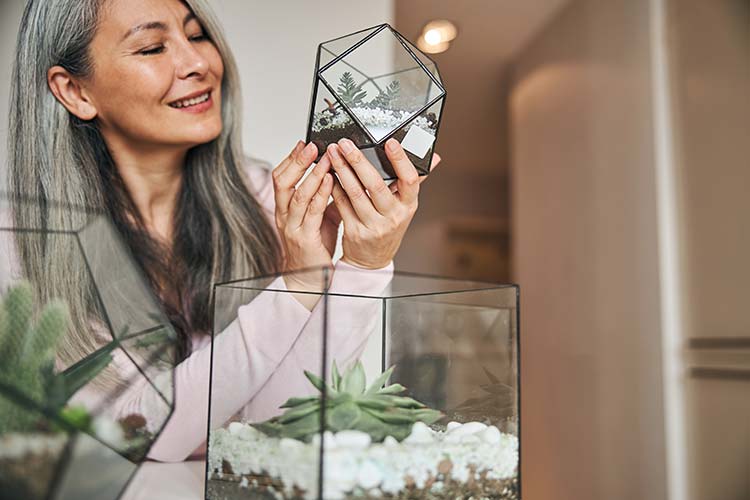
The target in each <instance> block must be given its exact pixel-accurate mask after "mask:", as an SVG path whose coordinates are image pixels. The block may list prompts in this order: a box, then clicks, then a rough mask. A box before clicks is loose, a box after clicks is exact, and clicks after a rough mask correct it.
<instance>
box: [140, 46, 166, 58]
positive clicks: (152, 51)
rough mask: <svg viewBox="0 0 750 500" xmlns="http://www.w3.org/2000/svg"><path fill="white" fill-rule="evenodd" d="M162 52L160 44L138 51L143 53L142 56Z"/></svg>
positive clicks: (162, 47)
mask: <svg viewBox="0 0 750 500" xmlns="http://www.w3.org/2000/svg"><path fill="white" fill-rule="evenodd" d="M162 52H164V46H163V45H160V46H158V47H154V48H153V49H146V50H142V51H140V52H139V54H143V55H144V56H150V55H154V54H161V53H162Z"/></svg>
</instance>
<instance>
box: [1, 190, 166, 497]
mask: <svg viewBox="0 0 750 500" xmlns="http://www.w3.org/2000/svg"><path fill="white" fill-rule="evenodd" d="M174 338H175V334H174V332H173V330H172V327H171V325H170V323H169V321H168V320H167V318H166V317H165V316H164V315H163V314H162V313H161V310H160V308H159V307H158V305H157V302H156V301H155V299H154V297H153V296H152V294H151V293H150V289H149V287H148V286H147V285H146V283H145V281H144V279H142V277H141V274H140V273H139V271H138V267H137V266H136V264H135V262H134V261H133V260H132V259H131V256H130V254H129V253H128V251H127V249H126V247H125V245H124V243H123V242H122V241H121V239H120V238H119V237H118V234H117V232H116V231H115V229H114V228H113V226H112V225H111V224H110V223H109V221H108V219H107V217H105V216H104V215H102V214H98V213H95V212H92V211H88V210H86V209H83V208H74V207H70V206H63V205H61V204H57V203H54V202H51V201H49V200H47V201H45V202H44V203H39V202H36V201H34V200H16V201H15V202H14V203H13V204H12V205H11V204H10V203H9V202H8V199H7V197H5V196H3V197H0V498H3V499H6V498H13V499H20V498H23V499H31V500H36V499H40V500H41V499H50V500H52V499H54V500H68V499H71V500H72V499H76V500H78V499H81V498H97V499H105V500H106V499H115V498H117V497H118V496H119V495H120V494H121V493H122V491H123V489H124V487H125V485H126V484H127V482H128V481H129V479H130V477H131V476H132V474H133V473H134V472H135V469H136V468H137V466H138V464H139V463H141V462H142V461H144V460H145V457H146V455H147V453H148V451H149V449H150V448H151V445H152V444H153V443H154V441H155V439H156V438H157V436H158V435H159V433H160V432H161V430H162V428H163V426H164V425H165V423H166V422H167V419H168V418H169V416H170V415H171V412H172V409H173V406H174V390H173V383H172V369H173V367H174V354H175V353H174V345H175V344H174Z"/></svg>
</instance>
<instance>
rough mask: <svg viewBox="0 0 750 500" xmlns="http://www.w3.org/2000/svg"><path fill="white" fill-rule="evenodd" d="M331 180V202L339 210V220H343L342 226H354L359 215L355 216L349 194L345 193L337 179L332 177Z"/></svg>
mask: <svg viewBox="0 0 750 500" xmlns="http://www.w3.org/2000/svg"><path fill="white" fill-rule="evenodd" d="M333 181H334V182H333V193H332V196H333V203H334V204H335V205H336V208H337V209H338V211H339V216H340V217H341V220H343V221H344V227H345V228H347V227H348V228H354V227H356V225H357V224H359V216H357V212H356V211H355V210H354V207H352V204H351V202H350V201H349V196H348V195H347V194H346V191H344V188H343V187H342V186H341V183H340V182H339V181H338V180H337V179H334V180H333Z"/></svg>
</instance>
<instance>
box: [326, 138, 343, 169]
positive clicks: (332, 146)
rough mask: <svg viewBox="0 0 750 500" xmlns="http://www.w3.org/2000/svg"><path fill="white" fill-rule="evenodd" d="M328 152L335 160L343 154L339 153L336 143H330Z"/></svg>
mask: <svg viewBox="0 0 750 500" xmlns="http://www.w3.org/2000/svg"><path fill="white" fill-rule="evenodd" d="M328 154H329V155H330V156H331V160H334V159H336V158H338V157H339V156H341V155H340V154H339V150H338V147H336V144H335V143H333V144H329V145H328ZM334 167H335V165H334Z"/></svg>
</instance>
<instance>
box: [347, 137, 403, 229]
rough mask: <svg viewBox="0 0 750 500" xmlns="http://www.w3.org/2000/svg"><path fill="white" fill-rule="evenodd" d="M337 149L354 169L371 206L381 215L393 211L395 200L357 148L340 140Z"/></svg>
mask: <svg viewBox="0 0 750 500" xmlns="http://www.w3.org/2000/svg"><path fill="white" fill-rule="evenodd" d="M338 145H339V149H340V150H341V152H342V153H343V155H344V158H345V159H346V161H347V163H349V166H351V168H352V169H354V172H355V173H356V174H357V177H358V178H359V180H360V182H361V183H362V185H363V186H364V187H365V189H367V192H368V193H369V194H370V198H371V199H372V203H373V205H375V208H376V209H377V210H378V212H380V213H381V214H386V213H388V212H390V211H391V210H393V207H394V206H395V205H396V199H395V198H394V197H393V194H392V193H391V192H390V190H389V189H388V185H387V184H386V183H385V181H384V180H383V177H382V176H381V175H380V173H378V171H377V170H376V169H375V167H373V166H372V164H371V163H370V162H369V161H368V160H367V158H365V155H364V154H362V151H360V150H359V149H358V148H357V146H355V145H354V143H353V142H352V141H350V140H349V139H341V140H340V141H339V143H338Z"/></svg>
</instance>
